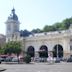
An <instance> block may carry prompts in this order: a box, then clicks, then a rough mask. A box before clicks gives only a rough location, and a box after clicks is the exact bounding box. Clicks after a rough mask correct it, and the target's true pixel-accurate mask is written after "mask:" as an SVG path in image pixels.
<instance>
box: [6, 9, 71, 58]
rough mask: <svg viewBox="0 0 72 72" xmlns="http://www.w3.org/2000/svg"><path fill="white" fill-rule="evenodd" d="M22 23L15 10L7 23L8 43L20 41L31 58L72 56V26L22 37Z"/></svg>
mask: <svg viewBox="0 0 72 72" xmlns="http://www.w3.org/2000/svg"><path fill="white" fill-rule="evenodd" d="M19 26H20V22H19V20H18V16H17V15H16V14H15V9H13V10H12V13H11V15H10V16H9V17H8V19H7V21H6V42H9V41H20V42H21V43H22V49H23V50H24V51H26V52H28V53H29V54H30V55H31V57H48V55H49V54H52V56H53V57H60V58H62V57H68V56H70V55H71V54H72V26H70V28H69V29H68V30H63V31H54V32H44V33H37V34H32V35H30V36H28V37H20V32H19Z"/></svg>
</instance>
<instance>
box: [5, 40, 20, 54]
mask: <svg viewBox="0 0 72 72" xmlns="http://www.w3.org/2000/svg"><path fill="white" fill-rule="evenodd" d="M4 49H5V50H4V53H5V54H7V53H8V54H12V53H15V54H17V55H18V54H20V52H21V44H20V42H16V41H11V42H8V43H6V45H5V46H4Z"/></svg>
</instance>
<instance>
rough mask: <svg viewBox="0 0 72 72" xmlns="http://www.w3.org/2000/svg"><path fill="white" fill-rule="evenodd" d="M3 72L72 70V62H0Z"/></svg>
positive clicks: (61, 71) (67, 71) (60, 71)
mask: <svg viewBox="0 0 72 72" xmlns="http://www.w3.org/2000/svg"><path fill="white" fill-rule="evenodd" d="M0 67H1V68H5V69H7V70H6V71H4V72H72V63H55V64H52V65H49V64H47V63H33V64H11V65H10V64H1V65H0Z"/></svg>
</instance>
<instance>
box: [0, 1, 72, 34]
mask: <svg viewBox="0 0 72 72" xmlns="http://www.w3.org/2000/svg"><path fill="white" fill-rule="evenodd" d="M13 7H14V8H15V10H16V12H15V13H16V14H17V16H18V19H19V21H20V23H21V24H20V30H24V29H27V30H29V31H31V30H32V29H36V28H39V29H43V27H44V26H45V25H53V24H54V23H56V22H61V21H62V20H64V19H66V18H69V17H72V0H0V34H6V24H5V22H6V20H7V18H8V16H9V15H10V14H11V10H12V9H13Z"/></svg>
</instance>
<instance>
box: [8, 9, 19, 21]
mask: <svg viewBox="0 0 72 72" xmlns="http://www.w3.org/2000/svg"><path fill="white" fill-rule="evenodd" d="M8 19H13V20H18V16H17V15H16V14H15V9H14V8H13V9H12V13H11V14H10V16H9V17H8Z"/></svg>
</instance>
